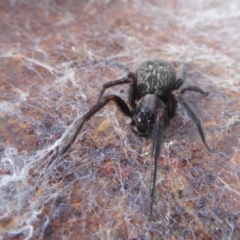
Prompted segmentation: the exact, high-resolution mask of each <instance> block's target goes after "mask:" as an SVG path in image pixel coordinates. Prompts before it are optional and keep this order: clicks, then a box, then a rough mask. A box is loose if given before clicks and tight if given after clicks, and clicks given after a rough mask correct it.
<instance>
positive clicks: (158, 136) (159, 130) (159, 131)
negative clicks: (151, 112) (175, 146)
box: [149, 108, 165, 221]
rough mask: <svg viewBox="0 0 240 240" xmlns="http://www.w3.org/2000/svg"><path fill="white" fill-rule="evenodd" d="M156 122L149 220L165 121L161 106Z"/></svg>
mask: <svg viewBox="0 0 240 240" xmlns="http://www.w3.org/2000/svg"><path fill="white" fill-rule="evenodd" d="M156 119H157V120H156V122H155V125H154V129H153V135H152V157H153V160H154V162H153V165H152V174H151V192H150V197H151V203H150V216H149V219H150V221H151V220H152V212H153V203H154V197H155V189H156V180H157V164H158V159H159V157H160V154H161V146H162V138H163V130H164V125H163V124H164V121H165V110H164V109H162V108H158V109H157V116H156Z"/></svg>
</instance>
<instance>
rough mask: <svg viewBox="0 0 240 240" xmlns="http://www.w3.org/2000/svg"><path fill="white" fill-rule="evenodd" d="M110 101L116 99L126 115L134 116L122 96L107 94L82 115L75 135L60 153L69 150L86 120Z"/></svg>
mask: <svg viewBox="0 0 240 240" xmlns="http://www.w3.org/2000/svg"><path fill="white" fill-rule="evenodd" d="M110 101H114V102H115V103H116V104H117V106H118V107H119V108H120V110H121V111H122V112H123V113H124V114H125V115H126V116H128V117H131V116H132V112H131V110H130V109H129V107H128V105H127V104H126V103H125V102H124V100H122V99H121V98H120V97H118V96H116V95H109V96H106V97H104V98H102V99H101V100H100V101H99V102H98V103H96V104H95V105H93V106H92V107H91V108H90V110H89V111H88V112H87V113H85V114H84V115H83V116H82V118H81V120H80V121H79V122H78V126H77V127H76V131H75V132H74V133H73V135H72V137H71V138H70V140H69V141H68V143H67V144H65V145H64V146H63V147H62V148H61V150H59V153H60V155H62V154H64V153H65V152H66V151H67V150H68V148H69V147H70V146H71V144H73V143H74V141H75V140H76V137H77V135H78V133H79V132H80V131H81V129H82V127H83V125H84V123H85V122H86V121H88V120H89V119H90V118H91V117H92V116H93V115H94V114H95V113H96V112H97V111H99V110H100V109H101V108H102V107H104V106H105V105H106V104H107V103H109V102H110Z"/></svg>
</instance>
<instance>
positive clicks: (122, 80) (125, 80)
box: [98, 76, 134, 102]
mask: <svg viewBox="0 0 240 240" xmlns="http://www.w3.org/2000/svg"><path fill="white" fill-rule="evenodd" d="M126 83H130V84H133V83H134V80H133V79H132V78H131V77H129V76H127V77H123V78H119V79H116V80H113V81H110V82H107V83H104V84H103V86H102V90H101V92H100V94H99V97H98V102H99V101H100V100H101V98H102V96H103V94H104V92H105V90H106V89H107V88H110V87H113V86H116V85H119V84H126Z"/></svg>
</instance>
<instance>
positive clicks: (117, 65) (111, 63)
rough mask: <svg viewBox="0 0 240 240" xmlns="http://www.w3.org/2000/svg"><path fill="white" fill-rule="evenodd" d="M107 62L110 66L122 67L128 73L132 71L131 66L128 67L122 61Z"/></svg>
mask: <svg viewBox="0 0 240 240" xmlns="http://www.w3.org/2000/svg"><path fill="white" fill-rule="evenodd" d="M106 64H107V65H108V66H111V67H117V68H119V69H121V70H123V71H125V72H127V73H129V72H130V70H129V68H128V67H126V66H125V65H123V64H121V63H118V62H115V61H106Z"/></svg>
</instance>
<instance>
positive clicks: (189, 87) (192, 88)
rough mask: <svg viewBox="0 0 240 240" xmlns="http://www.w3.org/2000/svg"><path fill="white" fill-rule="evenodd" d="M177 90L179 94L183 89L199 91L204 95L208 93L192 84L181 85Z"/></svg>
mask: <svg viewBox="0 0 240 240" xmlns="http://www.w3.org/2000/svg"><path fill="white" fill-rule="evenodd" d="M178 90H179V92H180V93H181V94H183V93H184V92H185V91H195V92H199V93H201V94H204V95H208V92H205V91H204V90H202V89H201V88H200V87H197V86H193V85H183V86H182V87H180V88H179V89H178Z"/></svg>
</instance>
